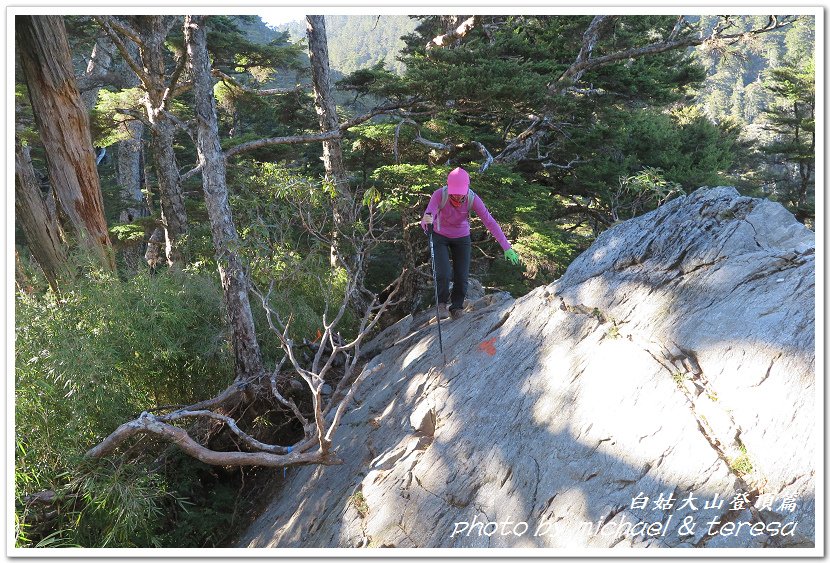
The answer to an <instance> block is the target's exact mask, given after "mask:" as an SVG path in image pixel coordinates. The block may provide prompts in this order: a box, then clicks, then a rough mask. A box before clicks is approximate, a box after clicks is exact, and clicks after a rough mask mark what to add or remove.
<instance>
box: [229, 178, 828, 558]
mask: <svg viewBox="0 0 830 563" xmlns="http://www.w3.org/2000/svg"><path fill="white" fill-rule="evenodd" d="M424 315H426V316H425V317H424V318H427V316H428V313H424ZM421 320H422V319H417V318H415V319H413V318H412V317H408V318H406V319H403V320H402V321H400V323H398V325H396V326H394V327H391V328H390V329H388V330H387V331H386V332H385V333H384V334H381V335H380V336H379V337H378V341H376V343H375V345H374V350H375V352H376V353H377V356H375V357H374V358H373V359H372V360H371V361H370V362H369V364H368V365H367V366H366V369H371V368H372V367H373V366H375V365H377V364H378V363H383V364H384V366H385V368H384V369H383V370H381V371H379V372H378V373H377V374H375V375H374V376H373V378H372V379H370V380H367V381H366V383H364V387H363V388H362V389H361V391H360V392H359V394H358V397H357V402H356V403H355V405H354V408H353V409H352V410H351V412H349V413H348V414H347V415H346V416H345V417H344V419H343V426H342V428H341V429H340V430H339V433H338V435H337V437H336V439H335V443H336V447H337V451H338V453H339V454H340V455H341V456H342V457H343V459H344V460H345V463H344V464H343V465H339V466H331V467H302V468H296V469H293V470H289V472H288V478H287V480H286V482H285V487H284V489H283V491H282V493H281V494H280V496H279V497H278V498H276V499H275V500H274V502H273V504H272V505H271V506H270V508H269V509H268V510H267V511H266V512H265V513H264V514H263V515H262V516H261V517H260V518H259V519H258V520H257V522H255V524H254V525H253V526H252V527H251V528H250V529H249V531H248V533H247V534H246V536H245V538H244V539H243V540H242V542H241V545H242V546H245V547H364V546H369V547H381V546H389V547H393V546H394V547H554V548H556V547H572V548H574V547H600V548H603V547H604V548H610V547H628V546H635V547H644V546H654V547H790V546H792V547H812V546H814V543H815V489H814V486H815V470H816V467H817V465H816V464H817V460H818V454H817V443H816V442H817V438H818V435H817V426H816V413H815V410H814V409H815V408H816V405H815V339H814V322H815V246H814V235H813V233H812V232H811V231H809V230H808V229H806V228H804V227H803V226H802V225H800V224H799V223H797V222H796V221H795V220H794V218H793V217H792V215H790V214H789V213H788V212H787V211H786V210H784V208H783V207H781V206H780V205H778V204H775V203H772V202H769V201H765V200H758V199H751V198H747V197H742V196H740V195H738V193H737V192H736V191H735V190H733V189H731V188H714V189H701V190H698V191H697V192H695V193H693V194H691V195H689V196H686V197H682V198H679V199H676V200H673V201H671V202H669V203H667V204H665V205H664V206H662V207H661V208H659V209H658V210H656V211H654V212H651V213H649V214H647V215H644V216H642V217H638V218H636V219H633V220H630V221H626V222H624V223H621V224H619V225H616V226H615V227H613V228H611V229H609V230H608V231H606V232H604V233H603V234H602V235H601V236H600V237H599V238H598V239H597V241H596V242H595V243H594V244H593V245H592V247H591V248H590V249H588V250H587V251H586V252H585V253H583V254H582V255H581V256H579V257H578V258H577V259H576V260H575V261H574V263H573V264H572V265H571V266H570V267H569V268H568V270H567V272H566V273H565V275H564V276H563V277H562V278H561V279H559V280H558V281H556V282H554V283H553V284H551V285H550V286H547V287H541V288H538V289H536V290H534V291H533V292H531V293H530V294H528V295H526V296H525V297H523V298H521V299H518V300H515V301H514V300H513V299H512V298H510V297H509V296H508V295H506V294H494V295H488V296H486V297H484V298H482V299H480V300H478V301H476V302H474V303H472V304H471V305H469V306H468V307H467V314H466V315H465V316H464V317H463V318H462V319H460V320H457V321H452V322H447V323H446V324H442V328H443V330H444V333H443V338H444V347H445V349H446V350H448V351H449V353H448V365H447V366H446V367H443V366H442V365H441V359H440V354H439V352H438V342H437V333H436V330H435V327H434V325H432V324H430V325H427V326H423V324H422V322H420V321H421ZM646 499H647V501H646ZM718 501H720V502H721V503H722V504H720V505H719V504H718ZM638 523H639V524H638ZM776 523H777V524H776ZM684 524H685V527H684ZM465 526H466V527H465ZM525 526H526V528H525ZM776 532H777V533H776ZM782 532H786V534H785V533H782Z"/></svg>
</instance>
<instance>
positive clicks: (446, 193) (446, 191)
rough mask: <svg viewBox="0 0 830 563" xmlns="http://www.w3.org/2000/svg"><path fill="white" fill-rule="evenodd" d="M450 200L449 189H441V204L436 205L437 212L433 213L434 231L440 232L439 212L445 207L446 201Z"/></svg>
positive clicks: (445, 187)
mask: <svg viewBox="0 0 830 563" xmlns="http://www.w3.org/2000/svg"><path fill="white" fill-rule="evenodd" d="M449 198H450V189H449V188H448V187H447V186H444V187H443V188H441V203H439V204H438V211H436V212H435V221H434V222H435V225H434V226H435V229H436V230H439V231H440V230H441V210H442V209H444V206H445V205H447V200H448V199H449Z"/></svg>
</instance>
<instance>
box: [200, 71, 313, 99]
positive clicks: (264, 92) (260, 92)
mask: <svg viewBox="0 0 830 563" xmlns="http://www.w3.org/2000/svg"><path fill="white" fill-rule="evenodd" d="M211 74H213V76H215V77H216V78H218V79H220V80H221V81H222V82H225V83H227V84H230V85H231V86H233V87H234V88H236V89H238V90H242V91H243V92H247V93H249V94H254V95H257V96H273V95H275V94H289V93H292V92H298V91H299V90H300V88H299V86H295V87H294V88H251V87H250V86H245V85H243V84H240V83H239V81H237V80H236V79H235V78H234V77H232V76H230V75H228V74H225V73H224V72H222V71H221V70H219V69H216V68H214V69H212V70H211Z"/></svg>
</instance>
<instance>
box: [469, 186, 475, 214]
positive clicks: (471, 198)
mask: <svg viewBox="0 0 830 563" xmlns="http://www.w3.org/2000/svg"><path fill="white" fill-rule="evenodd" d="M475 198H476V193H475V192H474V191H473V190H467V215H469V214H470V211H472V210H473V200H474V199H475Z"/></svg>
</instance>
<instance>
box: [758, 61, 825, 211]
mask: <svg viewBox="0 0 830 563" xmlns="http://www.w3.org/2000/svg"><path fill="white" fill-rule="evenodd" d="M765 86H766V88H767V90H768V91H769V92H770V93H771V94H772V96H773V97H774V98H773V103H772V105H771V106H770V107H769V108H767V110H766V111H765V114H766V118H767V120H768V122H769V125H768V126H767V129H768V130H770V131H772V132H773V133H774V134H775V137H774V139H773V141H772V142H770V143H767V144H765V145H764V146H763V147H761V150H762V151H763V152H765V153H767V154H769V155H773V156H775V157H777V159H778V162H780V163H783V164H784V165H785V166H786V168H787V171H788V175H787V177H786V178H785V179H784V180H783V182H781V185H780V186H776V192H777V193H776V195H777V197H778V198H779V199H780V200H781V201H782V202H783V203H785V204H786V205H787V206H788V207H790V209H791V210H792V211H793V213H795V215H796V217H797V218H798V219H799V220H801V221H805V220H808V219H812V218H813V217H814V215H815V209H814V206H815V201H814V196H815V158H816V157H815V148H816V134H815V109H816V105H815V104H816V97H815V96H816V94H815V60H814V59H813V58H812V57H810V58H809V59H807V60H805V61H792V62H790V63H789V64H787V65H786V66H782V67H779V68H774V69H771V70H770V71H769V73H768V78H767V81H766V83H765Z"/></svg>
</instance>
